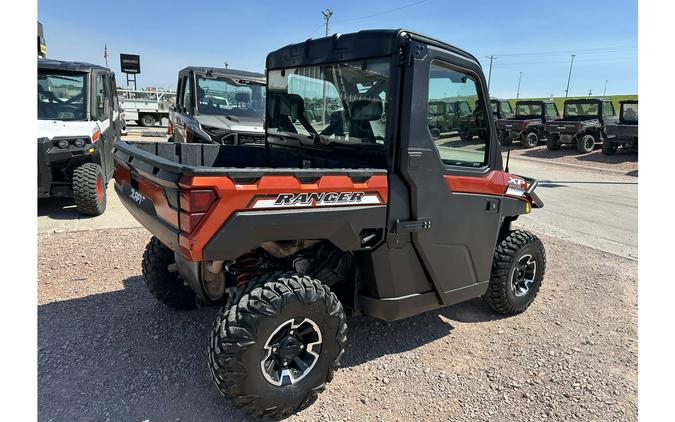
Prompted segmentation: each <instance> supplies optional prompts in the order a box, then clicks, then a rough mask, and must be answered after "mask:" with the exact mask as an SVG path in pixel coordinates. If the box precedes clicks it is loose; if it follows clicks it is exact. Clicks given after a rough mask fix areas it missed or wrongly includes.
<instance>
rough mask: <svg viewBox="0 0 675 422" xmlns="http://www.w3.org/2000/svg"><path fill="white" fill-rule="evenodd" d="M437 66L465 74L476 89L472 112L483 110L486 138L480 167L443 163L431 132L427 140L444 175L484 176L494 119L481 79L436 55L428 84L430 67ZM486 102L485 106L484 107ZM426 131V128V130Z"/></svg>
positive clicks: (472, 72) (487, 164) (427, 114)
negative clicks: (432, 147) (430, 143)
mask: <svg viewBox="0 0 675 422" xmlns="http://www.w3.org/2000/svg"><path fill="white" fill-rule="evenodd" d="M434 65H437V66H440V67H444V68H446V69H450V70H452V71H455V72H459V73H462V74H465V75H467V76H470V77H471V80H472V81H473V82H474V84H475V87H476V96H477V101H476V108H474V110H473V113H472V114H473V115H475V111H476V109H477V108H478V107H481V108H482V110H483V118H484V120H483V124H484V131H485V134H486V136H487V139H484V140H483V141H484V142H485V153H484V155H483V162H482V165H481V166H476V167H473V166H462V165H456V164H448V163H446V162H445V161H443V158H442V157H441V152H440V151H439V149H438V147H437V146H436V144H435V143H434V142H433V139H431V132H430V131H428V130H427V131H428V134H429V138H430V139H431V142H432V144H433V146H434V151H435V152H436V155H437V157H438V162H439V164H440V165H441V167H442V168H443V169H444V171H445V172H446V173H450V174H452V173H455V174H463V175H476V176H478V175H482V174H484V173H485V172H486V171H487V170H489V168H490V165H491V154H492V141H493V139H492V137H493V134H492V126H491V123H490V122H491V121H493V120H494V119H493V118H492V116H493V114H492V105H491V104H490V98H489V97H486V96H485V93H484V92H483V87H482V84H481V78H480V77H479V75H478V74H477V73H476V72H474V71H472V70H470V69H468V68H465V67H462V66H460V65H458V64H454V63H451V62H450V61H449V60H447V59H444V58H443V57H439V56H438V55H436V56H434V57H432V58H431V60H430V61H429V69H428V71H427V79H428V83H430V82H431V80H432V78H431V69H432V66H434ZM428 91H429V88H428V87H427V93H426V97H427V101H426V102H425V116H426V117H428V116H429V111H428V107H429V103H428V96H429V94H428ZM486 102H487V106H486ZM427 129H428V128H427Z"/></svg>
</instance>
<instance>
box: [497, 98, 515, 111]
mask: <svg viewBox="0 0 675 422" xmlns="http://www.w3.org/2000/svg"><path fill="white" fill-rule="evenodd" d="M499 107H500V108H501V110H502V113H504V114H509V113H513V109H512V108H511V103H509V102H508V101H502V102H500V103H499Z"/></svg>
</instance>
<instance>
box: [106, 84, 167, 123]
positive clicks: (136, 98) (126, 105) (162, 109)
mask: <svg viewBox="0 0 675 422" xmlns="http://www.w3.org/2000/svg"><path fill="white" fill-rule="evenodd" d="M117 93H118V95H119V100H120V105H121V106H122V109H124V111H125V120H126V121H135V122H136V123H137V124H139V125H142V126H154V125H155V124H156V123H158V122H161V120H162V118H165V119H168V118H169V109H170V108H171V107H172V106H173V105H174V104H176V93H175V92H171V91H134V90H129V89H118V90H117Z"/></svg>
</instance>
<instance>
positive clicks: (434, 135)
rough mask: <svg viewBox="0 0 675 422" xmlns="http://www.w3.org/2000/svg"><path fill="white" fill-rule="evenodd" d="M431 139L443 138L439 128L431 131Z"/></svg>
mask: <svg viewBox="0 0 675 422" xmlns="http://www.w3.org/2000/svg"><path fill="white" fill-rule="evenodd" d="M431 137H432V138H434V139H438V138H440V137H441V131H440V129H438V128H437V127H435V128H432V129H431Z"/></svg>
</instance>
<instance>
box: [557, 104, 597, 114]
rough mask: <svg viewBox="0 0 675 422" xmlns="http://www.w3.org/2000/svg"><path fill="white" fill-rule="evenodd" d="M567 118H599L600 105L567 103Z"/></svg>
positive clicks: (565, 112)
mask: <svg viewBox="0 0 675 422" xmlns="http://www.w3.org/2000/svg"><path fill="white" fill-rule="evenodd" d="M564 115H565V116H589V117H597V116H598V103H565V111H564Z"/></svg>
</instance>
